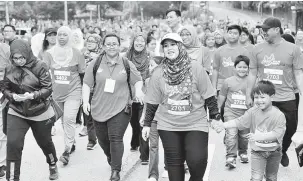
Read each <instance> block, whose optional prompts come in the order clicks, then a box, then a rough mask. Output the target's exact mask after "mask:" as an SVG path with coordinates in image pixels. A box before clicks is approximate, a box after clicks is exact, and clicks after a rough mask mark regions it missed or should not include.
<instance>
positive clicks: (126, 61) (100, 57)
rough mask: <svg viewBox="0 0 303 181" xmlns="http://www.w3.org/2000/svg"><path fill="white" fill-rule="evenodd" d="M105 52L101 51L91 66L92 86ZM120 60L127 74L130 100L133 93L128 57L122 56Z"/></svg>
mask: <svg viewBox="0 0 303 181" xmlns="http://www.w3.org/2000/svg"><path fill="white" fill-rule="evenodd" d="M104 54H105V52H102V53H101V54H100V56H99V57H98V59H97V60H96V62H95V65H94V68H93V76H94V88H95V86H96V74H97V70H98V68H99V66H100V64H101V61H102V58H103V56H104ZM122 61H123V65H124V68H125V71H126V74H127V86H128V90H129V94H130V98H131V100H132V99H133V95H132V90H131V86H130V82H129V80H130V67H129V62H128V59H127V58H125V57H122Z"/></svg>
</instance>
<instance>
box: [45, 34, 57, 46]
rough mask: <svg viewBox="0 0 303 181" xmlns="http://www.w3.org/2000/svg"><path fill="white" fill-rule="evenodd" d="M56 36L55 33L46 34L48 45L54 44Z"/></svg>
mask: <svg viewBox="0 0 303 181" xmlns="http://www.w3.org/2000/svg"><path fill="white" fill-rule="evenodd" d="M56 36H57V33H55V32H54V33H50V34H48V35H47V36H46V40H47V41H48V43H49V44H50V45H55V44H56Z"/></svg>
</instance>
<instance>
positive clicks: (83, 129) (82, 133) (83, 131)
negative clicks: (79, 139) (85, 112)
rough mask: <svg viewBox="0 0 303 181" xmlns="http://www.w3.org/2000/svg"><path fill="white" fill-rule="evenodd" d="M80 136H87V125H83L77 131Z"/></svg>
mask: <svg viewBox="0 0 303 181" xmlns="http://www.w3.org/2000/svg"><path fill="white" fill-rule="evenodd" d="M79 135H80V136H87V135H88V133H87V127H86V126H84V127H83V128H82V130H81V132H80V133H79Z"/></svg>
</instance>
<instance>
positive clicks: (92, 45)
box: [86, 37, 98, 51]
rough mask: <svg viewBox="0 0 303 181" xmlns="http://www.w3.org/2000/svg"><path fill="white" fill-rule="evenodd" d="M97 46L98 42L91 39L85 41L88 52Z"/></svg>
mask: <svg viewBox="0 0 303 181" xmlns="http://www.w3.org/2000/svg"><path fill="white" fill-rule="evenodd" d="M97 46H98V42H97V41H96V40H95V39H94V38H93V37H89V38H88V39H87V41H86V48H87V49H88V50H90V51H92V50H95V49H96V48H97Z"/></svg>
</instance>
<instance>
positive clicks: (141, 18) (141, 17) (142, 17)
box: [141, 7, 144, 22]
mask: <svg viewBox="0 0 303 181" xmlns="http://www.w3.org/2000/svg"><path fill="white" fill-rule="evenodd" d="M143 20H144V18H143V8H142V7H141V21H142V22H143Z"/></svg>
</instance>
